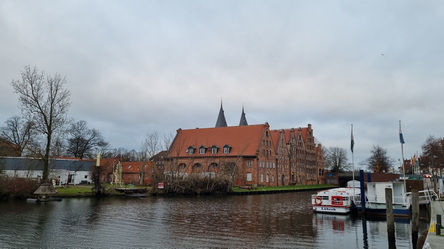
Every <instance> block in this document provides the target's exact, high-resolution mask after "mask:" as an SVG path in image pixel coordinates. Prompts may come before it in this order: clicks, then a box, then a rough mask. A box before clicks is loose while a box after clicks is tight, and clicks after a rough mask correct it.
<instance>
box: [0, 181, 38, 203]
mask: <svg viewBox="0 0 444 249" xmlns="http://www.w3.org/2000/svg"><path fill="white" fill-rule="evenodd" d="M39 185H40V184H39V183H38V182H37V181H36V180H32V179H27V178H17V177H8V176H0V199H5V198H11V197H14V198H26V197H29V196H31V195H32V194H33V193H34V191H35V190H36V189H37V188H38V187H39Z"/></svg>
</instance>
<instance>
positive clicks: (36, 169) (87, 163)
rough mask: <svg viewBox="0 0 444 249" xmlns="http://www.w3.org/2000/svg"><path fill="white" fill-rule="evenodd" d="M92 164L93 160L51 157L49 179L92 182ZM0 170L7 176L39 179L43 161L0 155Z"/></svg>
mask: <svg viewBox="0 0 444 249" xmlns="http://www.w3.org/2000/svg"><path fill="white" fill-rule="evenodd" d="M94 165H95V161H94V160H80V159H75V158H69V159H66V158H57V159H51V160H50V162H49V166H50V172H49V179H50V180H54V182H55V183H56V184H58V185H59V184H84V183H92V177H91V167H92V166H94ZM0 171H1V173H2V174H3V175H6V176H9V177H21V178H31V179H37V180H40V179H41V178H42V176H43V161H42V160H41V159H36V158H27V157H0Z"/></svg>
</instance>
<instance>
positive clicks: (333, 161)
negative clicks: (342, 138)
mask: <svg viewBox="0 0 444 249" xmlns="http://www.w3.org/2000/svg"><path fill="white" fill-rule="evenodd" d="M325 154H326V155H325V164H326V166H327V168H329V169H330V170H331V171H332V172H335V173H340V172H344V171H346V170H347V169H348V166H349V163H348V159H347V151H346V150H345V149H343V148H339V147H330V148H328V149H327V151H326V153H325Z"/></svg>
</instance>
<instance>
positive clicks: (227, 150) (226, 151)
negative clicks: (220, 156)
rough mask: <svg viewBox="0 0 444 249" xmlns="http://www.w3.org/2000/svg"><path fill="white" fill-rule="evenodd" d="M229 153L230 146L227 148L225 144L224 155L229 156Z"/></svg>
mask: <svg viewBox="0 0 444 249" xmlns="http://www.w3.org/2000/svg"><path fill="white" fill-rule="evenodd" d="M230 152H231V146H229V145H228V144H226V145H225V146H224V154H230Z"/></svg>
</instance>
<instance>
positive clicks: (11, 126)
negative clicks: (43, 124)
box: [1, 116, 35, 156]
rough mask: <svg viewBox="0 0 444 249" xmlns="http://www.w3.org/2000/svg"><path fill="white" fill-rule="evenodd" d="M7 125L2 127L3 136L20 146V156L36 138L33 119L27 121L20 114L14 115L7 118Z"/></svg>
mask: <svg viewBox="0 0 444 249" xmlns="http://www.w3.org/2000/svg"><path fill="white" fill-rule="evenodd" d="M5 123H6V126H5V127H2V129H1V136H2V137H3V138H5V139H6V140H8V141H9V142H11V143H13V144H15V145H17V146H18V150H19V151H20V156H22V154H23V151H24V150H26V149H27V148H28V145H30V144H32V142H33V139H34V138H35V124H34V122H32V121H26V120H24V119H23V118H21V117H19V116H13V117H11V118H9V119H8V120H6V122H5Z"/></svg>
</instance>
